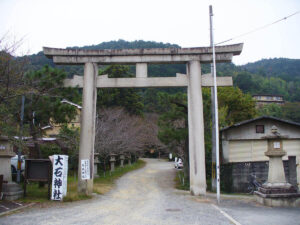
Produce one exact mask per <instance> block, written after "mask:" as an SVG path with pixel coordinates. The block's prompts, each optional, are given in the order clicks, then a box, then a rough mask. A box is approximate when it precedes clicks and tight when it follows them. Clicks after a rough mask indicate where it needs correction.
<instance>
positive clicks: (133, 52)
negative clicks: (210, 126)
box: [44, 44, 243, 195]
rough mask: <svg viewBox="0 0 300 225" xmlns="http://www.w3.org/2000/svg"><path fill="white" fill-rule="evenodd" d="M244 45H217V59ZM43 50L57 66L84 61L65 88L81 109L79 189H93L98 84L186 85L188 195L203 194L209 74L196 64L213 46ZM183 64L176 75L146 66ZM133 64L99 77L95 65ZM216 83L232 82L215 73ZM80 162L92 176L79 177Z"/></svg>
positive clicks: (236, 52) (225, 59)
mask: <svg viewBox="0 0 300 225" xmlns="http://www.w3.org/2000/svg"><path fill="white" fill-rule="evenodd" d="M242 48H243V44H235V45H225V46H217V47H216V49H215V51H216V62H218V63H220V62H231V60H232V57H233V56H234V55H239V54H240V53H241V51H242ZM44 54H45V55H46V56H47V57H49V58H52V59H53V61H54V63H56V64H68V65H70V64H81V65H84V76H74V77H73V79H66V80H65V81H64V85H65V86H66V87H80V88H83V108H82V115H81V116H82V119H81V131H80V148H79V167H78V178H79V179H78V191H79V192H81V193H85V194H91V193H92V190H93V174H94V173H93V164H94V163H93V161H94V141H95V119H96V98H97V88H125V87H130V88H132V87H188V124H189V157H190V158H189V161H190V191H191V194H193V195H205V194H206V173H205V147H204V123H203V101H202V87H203V86H206V87H211V86H213V77H212V76H211V75H210V74H205V75H201V63H211V62H212V48H211V47H201V48H157V49H119V50H81V49H80V50H78V49H56V48H46V47H44ZM154 63H155V64H157V63H166V64H167V63H168V64H172V63H185V64H186V65H187V74H176V77H148V74H147V71H148V70H147V66H148V64H154ZM109 64H133V65H136V77H134V78H108V76H107V75H102V76H98V65H109ZM217 85H218V86H232V78H231V77H218V78H217ZM81 160H89V162H90V170H91V171H90V175H91V179H88V180H82V177H81Z"/></svg>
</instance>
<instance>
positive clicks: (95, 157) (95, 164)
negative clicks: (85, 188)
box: [94, 153, 100, 178]
mask: <svg viewBox="0 0 300 225" xmlns="http://www.w3.org/2000/svg"><path fill="white" fill-rule="evenodd" d="M98 156H99V153H94V177H95V178H97V177H99V175H98V164H99V163H100V161H99V158H98Z"/></svg>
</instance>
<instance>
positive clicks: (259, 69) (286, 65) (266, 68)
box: [240, 58, 300, 81]
mask: <svg viewBox="0 0 300 225" xmlns="http://www.w3.org/2000/svg"><path fill="white" fill-rule="evenodd" d="M240 68H242V69H244V70H246V71H248V72H250V73H255V74H259V75H262V76H264V77H279V78H281V79H283V80H285V81H300V59H286V58H274V59H262V60H260V61H257V62H254V63H248V64H246V65H243V66H241V67H240Z"/></svg>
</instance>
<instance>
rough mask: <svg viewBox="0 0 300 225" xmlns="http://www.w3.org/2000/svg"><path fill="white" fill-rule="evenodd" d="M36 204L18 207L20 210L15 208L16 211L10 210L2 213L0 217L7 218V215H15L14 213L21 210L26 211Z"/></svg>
mask: <svg viewBox="0 0 300 225" xmlns="http://www.w3.org/2000/svg"><path fill="white" fill-rule="evenodd" d="M35 204H36V203H30V204H28V205H24V206H21V207H18V208H14V209H11V210H8V211H6V212H3V213H0V217H2V216H5V215H7V214H10V213H13V212H15V211H18V210H21V209H25V208H27V207H30V206H33V205H35Z"/></svg>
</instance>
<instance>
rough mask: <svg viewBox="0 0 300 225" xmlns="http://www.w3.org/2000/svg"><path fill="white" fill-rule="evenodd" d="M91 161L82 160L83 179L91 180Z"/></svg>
mask: <svg viewBox="0 0 300 225" xmlns="http://www.w3.org/2000/svg"><path fill="white" fill-rule="evenodd" d="M90 177H91V176H90V160H88V159H82V160H81V179H82V180H89V179H91V178H90Z"/></svg>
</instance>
